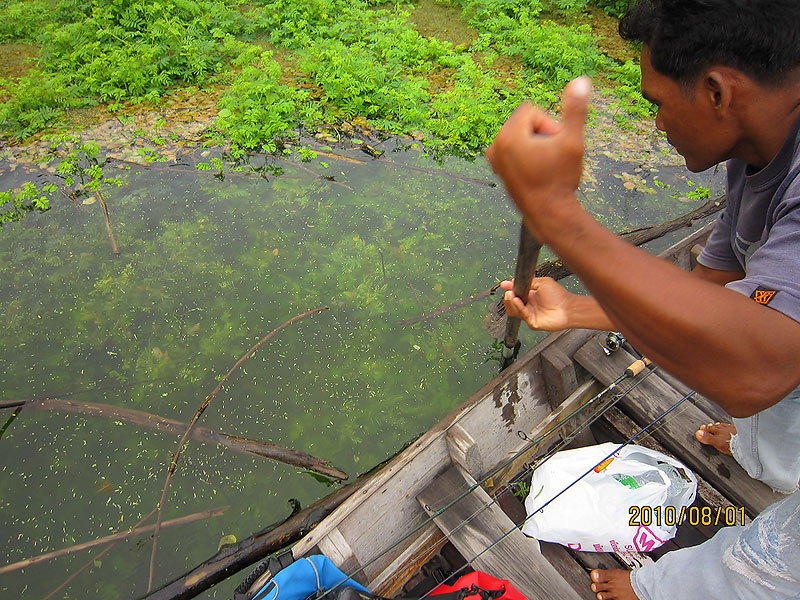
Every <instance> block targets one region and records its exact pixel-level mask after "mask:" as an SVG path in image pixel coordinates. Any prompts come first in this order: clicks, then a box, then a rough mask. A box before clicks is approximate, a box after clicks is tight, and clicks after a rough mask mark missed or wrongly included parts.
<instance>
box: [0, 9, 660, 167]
mask: <svg viewBox="0 0 800 600" xmlns="http://www.w3.org/2000/svg"><path fill="white" fill-rule="evenodd" d="M596 2H597V3H598V4H599V5H600V6H602V7H603V8H605V9H607V10H609V11H610V12H611V13H614V11H615V10H617V3H614V2H607V1H604V0H596ZM452 3H453V4H452V6H454V7H456V8H458V9H460V11H461V14H462V17H463V19H464V20H465V21H466V22H467V23H468V24H469V26H471V27H472V28H474V30H475V32H476V37H475V40H474V42H473V43H472V44H471V45H470V46H469V47H466V46H465V45H454V44H452V43H451V42H448V41H446V40H442V39H439V38H437V37H425V36H423V35H421V34H420V33H419V32H418V31H417V29H416V28H415V26H414V24H413V22H412V21H411V20H410V14H411V13H410V11H411V9H413V8H414V5H413V4H403V3H400V4H396V5H385V4H380V3H377V2H374V1H372V0H352V1H351V0H311V1H309V2H295V1H293V0H255V1H254V2H251V3H248V4H240V3H239V2H238V1H236V0H170V1H167V0H162V1H159V2H147V1H145V0H34V1H28V0H4V1H3V2H2V3H0V23H2V25H0V41H2V40H5V41H28V42H32V43H34V44H36V45H37V46H38V48H39V55H38V59H37V64H36V66H35V68H33V69H32V70H30V71H28V72H27V73H25V74H23V75H20V76H17V77H9V78H6V79H5V80H3V79H0V125H2V127H3V129H5V131H6V134H7V135H10V136H13V137H16V138H26V137H28V136H30V135H31V134H33V133H35V132H37V131H40V130H42V129H43V128H45V127H48V126H52V125H55V124H58V123H60V122H62V119H63V116H64V112H65V110H67V109H71V108H76V107H81V106H89V105H93V104H98V103H105V105H106V106H107V108H108V109H110V110H112V111H113V110H117V109H120V108H122V107H123V106H124V105H127V104H130V105H136V104H140V103H147V104H148V105H151V106H152V105H153V104H155V103H158V102H160V101H161V99H162V98H163V96H164V94H166V93H169V92H171V91H173V90H176V89H179V88H181V87H186V86H196V87H199V88H206V89H210V87H213V88H214V89H216V90H218V92H220V93H221V95H220V99H219V118H218V121H217V131H218V136H219V137H218V139H219V141H221V142H224V141H226V140H229V141H232V142H233V143H234V144H235V146H236V147H237V148H239V149H240V151H242V150H259V151H266V152H276V151H278V150H280V149H282V148H283V147H284V145H285V144H284V141H285V140H287V138H292V137H294V136H296V134H297V132H298V131H299V130H303V131H312V132H313V131H320V130H322V131H324V130H326V129H329V128H331V127H334V128H335V127H337V126H338V124H339V123H340V122H341V121H345V120H353V119H362V120H364V122H365V123H368V124H369V127H370V128H372V129H378V130H383V131H386V132H388V133H399V134H405V135H411V134H412V133H415V132H424V134H425V136H426V139H425V143H426V144H427V145H428V146H429V147H430V148H431V149H434V150H436V151H437V152H440V151H444V152H451V153H455V154H460V155H464V156H475V155H477V154H479V153H480V152H482V150H483V148H485V146H486V145H487V144H488V143H489V142H490V141H491V139H492V137H493V136H494V134H495V133H496V131H497V129H498V128H499V126H500V125H501V124H502V123H503V121H504V120H505V119H506V118H507V117H508V115H509V114H510V112H511V111H512V110H513V108H514V107H515V106H516V105H518V104H519V102H520V101H522V100H523V99H526V98H529V99H532V100H534V101H535V102H538V103H542V104H544V105H549V104H552V103H555V102H556V101H557V99H558V92H559V91H560V90H561V88H562V87H563V86H564V84H565V83H566V82H567V81H569V80H570V79H572V78H574V77H575V76H577V75H580V74H589V75H595V76H604V77H606V79H605V80H606V81H608V82H609V83H610V85H611V86H612V88H617V90H618V92H619V94H620V95H621V97H622V98H623V99H624V101H623V102H622V103H621V106H622V107H623V108H625V109H626V111H630V112H631V113H632V114H633V115H634V116H637V115H641V110H642V109H643V106H644V105H642V103H641V97H640V96H639V95H638V90H637V89H636V83H637V82H636V81H635V77H636V73H635V72H634V71H635V70H636V66H635V65H632V64H619V63H617V62H615V61H613V60H611V59H609V58H608V57H607V56H605V55H604V54H603V53H602V52H601V51H600V50H599V49H598V47H597V46H596V44H595V42H594V41H593V39H592V35H591V27H590V26H589V25H586V24H582V25H581V24H578V22H579V17H578V15H580V14H582V11H584V10H586V7H587V0H452ZM545 15H547V16H548V18H544V16H545ZM553 18H556V19H565V22H566V23H567V24H561V23H556V22H554V21H553V20H551V19H553ZM265 48H266V49H265ZM499 58H502V59H503V61H504V63H503V65H504V66H503V67H502V68H501V69H497V68H496V65H497V64H498V59H499ZM209 86H210V87H209ZM645 108H646V107H645ZM621 118H624V117H621Z"/></svg>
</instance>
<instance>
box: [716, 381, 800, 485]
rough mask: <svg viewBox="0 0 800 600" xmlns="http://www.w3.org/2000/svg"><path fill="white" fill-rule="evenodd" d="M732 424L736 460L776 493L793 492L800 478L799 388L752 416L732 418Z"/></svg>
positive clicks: (732, 446) (751, 475)
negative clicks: (734, 427) (734, 430)
mask: <svg viewBox="0 0 800 600" xmlns="http://www.w3.org/2000/svg"><path fill="white" fill-rule="evenodd" d="M733 424H734V425H736V431H737V434H736V435H735V436H733V438H732V439H731V453H732V454H733V457H734V458H735V459H736V462H738V463H739V464H740V465H742V467H744V470H745V471H747V474H748V475H750V477H752V478H753V479H758V480H759V481H763V482H764V483H766V484H767V485H768V486H770V487H771V488H772V489H774V490H775V491H776V492H781V493H783V494H791V493H792V492H794V491H795V490H796V489H797V482H798V480H800V387H798V388H796V389H795V390H794V391H792V392H791V393H790V394H789V395H788V396H786V398H784V399H783V400H781V401H780V402H778V403H777V404H776V405H774V406H771V407H769V408H768V409H766V410H762V411H761V412H760V413H757V414H755V415H753V416H752V417H747V418H746V419H733Z"/></svg>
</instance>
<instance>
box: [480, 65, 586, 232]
mask: <svg viewBox="0 0 800 600" xmlns="http://www.w3.org/2000/svg"><path fill="white" fill-rule="evenodd" d="M590 93H591V81H590V80H589V78H588V77H579V78H577V79H575V80H573V81H571V82H570V83H569V84H568V85H567V87H566V88H565V89H564V100H563V110H562V120H561V122H558V121H556V120H554V119H553V118H552V117H550V116H549V115H548V114H547V113H545V112H544V111H542V110H540V109H538V108H535V107H534V106H532V105H531V104H523V105H521V106H519V107H518V108H517V109H516V110H515V111H514V113H513V114H512V115H511V116H510V117H509V119H508V121H506V123H505V125H503V127H502V128H501V129H500V131H499V133H498V134H497V137H496V138H495V140H494V142H493V143H492V145H491V146H489V148H488V149H487V150H486V158H487V160H488V161H489V163H490V164H491V165H492V168H493V169H494V171H495V172H496V173H497V174H498V175H499V176H500V177H501V178H502V179H503V181H504V183H505V185H506V189H507V190H508V193H509V194H510V195H511V197H512V198H513V200H514V202H515V203H516V205H517V208H518V209H519V211H520V212H521V213H522V216H523V219H524V220H525V223H526V225H527V226H528V227H529V228H530V229H531V233H532V234H533V235H534V237H535V238H536V239H538V240H540V241H545V242H546V240H547V236H546V231H543V229H546V224H547V222H548V221H549V220H550V219H552V218H556V219H557V218H558V210H559V208H561V207H560V206H559V205H560V204H561V203H564V202H565V201H566V202H570V200H569V199H571V204H572V205H574V206H576V207H577V206H579V205H578V203H577V200H576V199H575V190H576V188H577V187H578V184H579V183H580V178H581V168H582V165H583V148H584V147H583V127H584V123H585V121H586V113H587V107H588V102H589V95H590Z"/></svg>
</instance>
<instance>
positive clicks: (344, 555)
mask: <svg viewBox="0 0 800 600" xmlns="http://www.w3.org/2000/svg"><path fill="white" fill-rule="evenodd" d="M317 547H318V548H319V551H320V552H321V553H322V554H324V555H325V556H327V557H328V558H330V559H331V560H332V561H333V562H334V563H335V564H336V566H338V567H339V569H340V570H341V571H342V572H343V573H346V574H347V575H350V576H351V577H352V578H353V579H354V580H355V581H357V582H358V583H360V584H361V585H366V584H367V580H366V578H365V577H364V574H363V572H361V570H360V569H361V563H360V562H358V559H357V558H356V555H355V553H354V552H353V549H352V548H351V547H350V544H348V543H347V540H346V539H344V536H343V535H342V534H341V532H340V531H339V530H338V529H333V530H332V531H330V532H329V533H328V535H326V536H325V537H324V538H322V539H321V540H320V541H319V543H318V544H317ZM357 571H358V572H357Z"/></svg>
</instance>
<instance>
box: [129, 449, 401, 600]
mask: <svg viewBox="0 0 800 600" xmlns="http://www.w3.org/2000/svg"><path fill="white" fill-rule="evenodd" d="M401 451H402V450H401ZM395 456H396V455H395ZM392 458H394V457H389V458H387V459H386V460H385V461H383V462H382V463H380V464H379V465H376V466H375V467H373V468H372V469H370V470H369V471H368V472H367V473H364V474H363V475H360V476H359V477H358V478H357V479H356V480H355V481H353V482H351V483H349V484H347V485H345V486H344V487H341V488H339V489H338V490H336V491H335V492H332V493H331V494H329V495H328V496H325V497H324V498H322V499H320V500H318V501H317V502H315V503H314V504H312V505H311V506H309V507H308V508H304V509H303V510H301V511H299V512H297V513H294V514H292V515H291V516H290V517H289V518H288V519H286V520H284V521H279V522H278V523H274V524H272V525H270V526H269V527H267V528H265V529H263V530H261V531H259V532H258V533H255V534H253V535H252V536H250V537H249V538H247V539H244V540H241V541H240V542H238V543H236V544H232V545H230V546H225V547H224V548H222V550H220V551H219V552H217V553H216V554H215V555H214V556H212V557H211V558H209V559H208V560H206V561H204V562H203V563H202V564H200V565H198V566H197V567H195V568H194V569H192V570H191V571H189V572H188V573H186V574H185V575H183V576H181V577H179V578H177V579H175V580H174V581H172V582H171V583H168V584H166V585H164V586H162V587H161V588H159V589H158V590H155V591H154V592H152V593H149V592H148V595H147V596H146V597H145V598H146V600H186V599H187V598H194V597H195V596H197V595H199V594H201V593H202V592H204V591H205V590H207V589H209V588H210V587H211V586H213V585H215V584H217V583H219V582H220V581H223V580H225V579H227V578H228V577H230V576H231V575H233V574H234V573H237V572H239V571H241V570H242V569H245V568H247V567H249V566H250V565H252V564H254V563H256V562H257V561H259V560H261V559H263V558H265V557H267V556H269V555H270V554H272V553H273V552H277V551H278V550H281V549H282V548H285V547H286V546H288V545H290V544H293V543H294V542H296V541H297V540H299V539H300V538H302V537H303V536H304V535H306V534H308V532H310V531H311V530H312V529H313V528H314V527H316V526H317V524H319V523H320V522H321V521H322V520H323V519H324V518H325V517H327V516H328V515H329V514H331V513H332V512H333V511H334V510H335V509H336V508H337V507H338V506H339V505H340V504H341V503H342V502H344V501H345V500H347V499H348V498H349V497H350V496H352V495H353V494H355V493H356V492H357V491H358V490H360V489H361V488H362V487H363V486H364V484H365V483H366V482H367V481H368V480H369V479H370V478H371V477H372V476H373V475H374V474H375V473H376V472H378V471H379V470H380V469H381V468H382V467H383V466H384V465H386V463H388V462H389V461H390V460H391V459H392ZM142 600H145V599H144V598H143V599H142Z"/></svg>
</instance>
